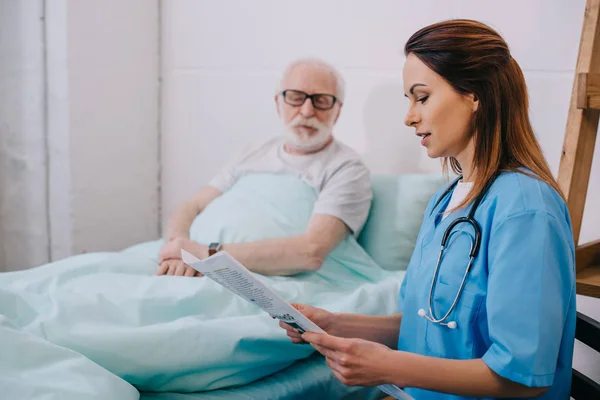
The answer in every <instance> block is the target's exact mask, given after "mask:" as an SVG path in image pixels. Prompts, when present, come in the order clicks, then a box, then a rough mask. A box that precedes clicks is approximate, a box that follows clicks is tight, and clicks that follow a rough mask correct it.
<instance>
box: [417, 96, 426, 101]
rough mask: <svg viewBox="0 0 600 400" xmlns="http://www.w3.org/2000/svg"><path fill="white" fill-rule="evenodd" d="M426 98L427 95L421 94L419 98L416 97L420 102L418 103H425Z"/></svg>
mask: <svg viewBox="0 0 600 400" xmlns="http://www.w3.org/2000/svg"><path fill="white" fill-rule="evenodd" d="M428 98H429V96H423V97H421V98H420V99H418V100H417V101H418V102H420V103H425V102H426V101H427V99H428Z"/></svg>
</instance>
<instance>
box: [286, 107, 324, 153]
mask: <svg viewBox="0 0 600 400" xmlns="http://www.w3.org/2000/svg"><path fill="white" fill-rule="evenodd" d="M301 125H304V126H308V127H311V128H314V129H316V130H317V132H316V133H312V134H309V133H305V132H298V131H297V130H296V129H295V128H296V127H299V126H301ZM332 131H333V124H332V123H331V124H326V123H323V122H321V121H319V120H318V119H316V118H304V117H303V116H301V115H298V116H297V117H296V118H294V119H293V120H292V121H290V122H289V123H288V124H286V125H285V131H284V142H285V144H286V145H287V146H288V147H290V148H292V149H294V150H298V151H302V152H311V151H317V150H320V149H322V148H323V147H324V146H325V145H326V144H327V142H328V141H329V137H330V136H331V133H332Z"/></svg>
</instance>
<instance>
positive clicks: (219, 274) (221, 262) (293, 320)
mask: <svg viewBox="0 0 600 400" xmlns="http://www.w3.org/2000/svg"><path fill="white" fill-rule="evenodd" d="M181 258H182V259H183V262H184V263H185V264H187V265H189V266H190V267H192V268H194V269H195V270H196V271H198V272H200V273H201V274H203V275H204V276H206V277H207V278H210V279H212V280H213V281H215V282H216V283H218V284H219V285H221V286H223V287H224V288H226V289H229V290H231V291H232V292H233V293H235V294H236V295H238V296H240V297H241V298H243V299H245V300H246V301H248V302H250V303H253V304H256V305H257V306H258V307H260V308H261V309H263V310H264V311H266V312H267V313H268V314H269V315H271V316H272V317H275V318H277V319H279V320H281V321H283V322H285V323H286V324H288V325H290V326H292V327H294V328H296V329H298V330H299V331H300V332H317V333H325V331H324V330H323V329H321V328H319V327H318V326H317V325H316V324H315V323H314V322H312V321H311V320H310V319H308V318H306V317H305V316H304V314H302V313H301V312H300V311H298V310H296V309H295V308H294V307H293V306H292V305H291V304H290V303H288V302H287V301H285V300H284V299H283V298H282V297H281V296H280V295H279V294H278V293H277V292H275V291H273V290H272V289H271V288H269V287H268V286H266V285H265V284H264V283H262V282H261V281H259V280H258V279H256V278H255V277H254V276H253V275H252V273H251V272H250V271H249V270H248V269H247V268H246V267H244V266H243V265H242V264H240V263H239V262H238V261H237V260H236V259H235V258H233V257H232V256H231V255H230V254H229V253H227V252H225V251H220V252H218V253H217V254H215V255H213V256H210V257H208V258H207V259H205V260H200V259H198V258H197V257H195V256H194V255H192V254H190V253H189V252H187V251H185V250H181ZM379 388H380V389H381V390H383V391H384V392H385V393H387V394H389V395H390V396H393V397H395V398H397V399H403V400H412V397H410V396H409V395H407V394H406V393H404V391H402V390H401V389H399V388H398V387H397V386H395V385H381V386H379Z"/></svg>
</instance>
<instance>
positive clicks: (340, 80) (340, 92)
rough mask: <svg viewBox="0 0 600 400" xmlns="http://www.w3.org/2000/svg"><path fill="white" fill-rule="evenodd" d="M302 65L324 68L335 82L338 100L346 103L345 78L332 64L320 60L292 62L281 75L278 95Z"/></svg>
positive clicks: (311, 59) (308, 59)
mask: <svg viewBox="0 0 600 400" xmlns="http://www.w3.org/2000/svg"><path fill="white" fill-rule="evenodd" d="M300 65H310V66H314V67H318V68H322V69H324V70H325V71H327V72H329V73H330V74H331V75H332V77H333V79H334V81H335V97H336V98H337V99H338V101H339V102H340V103H343V102H344V96H345V94H346V82H345V81H344V77H343V76H342V74H341V73H340V72H339V71H338V70H337V69H336V68H335V67H333V66H332V65H331V64H328V63H326V62H325V61H323V60H321V59H318V58H301V59H299V60H296V61H294V62H292V63H291V64H290V65H288V66H287V67H286V68H285V69H284V70H283V73H282V74H281V79H280V80H279V86H278V87H277V94H280V93H281V91H282V90H283V82H284V80H285V79H286V78H287V77H288V75H289V74H290V72H292V70H293V69H294V68H296V67H298V66H300Z"/></svg>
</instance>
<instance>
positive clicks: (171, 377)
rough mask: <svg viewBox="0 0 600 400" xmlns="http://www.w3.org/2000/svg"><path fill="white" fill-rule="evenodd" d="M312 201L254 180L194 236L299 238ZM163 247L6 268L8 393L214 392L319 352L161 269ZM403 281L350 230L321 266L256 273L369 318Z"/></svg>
mask: <svg viewBox="0 0 600 400" xmlns="http://www.w3.org/2000/svg"><path fill="white" fill-rule="evenodd" d="M315 200H316V193H315V192H314V190H312V189H311V188H310V187H309V186H308V185H306V184H305V183H303V182H301V181H299V180H298V179H296V178H293V177H290V176H284V175H263V174H255V175H249V176H246V177H245V178H242V179H241V180H240V181H239V182H238V183H237V184H236V185H235V186H234V187H233V188H232V189H231V190H230V191H228V192H227V193H225V194H224V195H223V196H221V197H219V198H218V199H217V200H215V201H214V202H213V203H212V204H211V205H210V206H209V207H207V208H206V210H205V211H204V212H203V213H201V214H200V215H199V216H198V217H197V218H196V220H195V221H194V224H193V225H192V229H191V237H192V239H193V240H196V241H198V242H200V243H204V244H207V243H209V242H212V241H215V240H219V241H221V242H224V243H233V242H246V241H251V240H261V239H267V238H275V237H283V236H290V235H295V234H299V233H301V232H303V231H304V229H305V227H306V224H307V222H308V220H309V218H310V216H311V212H312V208H313V204H314V201H315ZM161 245H162V242H160V241H156V242H149V243H144V244H141V245H138V246H134V247H132V248H130V249H127V250H125V251H123V252H118V253H93V254H85V255H80V256H75V257H70V258H68V259H65V260H62V261H59V262H55V263H51V264H47V265H44V266H41V267H38V268H34V269H31V270H27V271H20V272H12V273H5V274H0V355H1V356H0V388H2V390H3V391H4V392H3V393H2V394H1V397H2V398H9V399H12V398H18V399H28V398H48V399H55V398H56V399H66V400H68V399H80V398H86V399H96V398H97V399H108V398H111V399H113V398H114V399H125V400H127V399H137V398H138V391H137V390H136V388H137V389H139V390H143V391H160V392H162V391H174V392H195V391H204V390H212V389H219V388H224V387H230V386H235V385H243V384H246V383H249V382H252V381H255V380H257V379H259V378H261V377H264V376H267V375H270V374H272V373H275V372H277V371H279V370H282V369H284V368H286V367H287V366H289V365H291V364H292V363H293V362H294V361H296V360H299V359H303V358H306V357H308V356H309V355H310V354H312V352H313V349H312V348H311V347H310V346H299V345H293V344H291V343H290V342H289V340H288V338H287V336H286V335H285V333H284V332H283V330H281V329H280V328H279V327H278V324H277V322H276V321H274V320H273V319H271V318H270V317H269V316H268V315H267V314H265V313H264V312H262V311H261V310H260V309H259V308H257V307H256V306H255V305H252V304H249V303H247V302H245V301H244V300H243V299H241V298H238V297H236V296H235V295H233V294H232V293H230V292H229V291H227V290H226V289H223V288H222V287H220V286H219V285H217V284H215V283H214V282H212V281H210V280H209V279H207V278H186V277H170V276H163V277H156V276H153V274H154V272H155V270H156V268H157V264H156V257H157V253H158V249H159V248H160V246H161ZM402 276H403V273H402V272H392V271H386V270H383V269H381V268H379V267H378V266H377V265H376V264H375V262H374V261H373V260H372V259H371V258H370V257H369V256H368V255H367V254H366V253H365V251H364V250H363V249H362V248H361V247H360V246H359V245H358V244H357V242H356V240H355V239H354V238H353V237H351V236H349V237H347V238H346V239H345V240H344V241H343V242H342V243H341V244H340V245H339V246H337V247H336V249H335V250H334V251H333V252H332V253H331V254H330V256H329V257H328V258H327V260H326V261H325V263H324V264H323V266H322V268H321V269H320V270H319V271H318V272H316V273H305V274H300V275H297V276H295V277H264V276H261V275H258V277H259V278H260V279H262V280H263V281H264V282H265V283H266V284H267V285H269V286H270V287H272V288H273V289H275V290H276V291H278V292H279V293H280V294H281V295H282V296H283V297H284V298H285V299H286V300H288V301H290V302H303V303H308V304H313V305H316V306H318V307H324V308H327V309H329V310H331V311H344V312H360V313H368V314H388V313H393V312H394V311H395V308H396V296H397V291H398V287H399V284H400V281H401V279H402ZM132 385H133V386H132ZM41 394H44V395H46V397H42V396H40V395H41Z"/></svg>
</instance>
